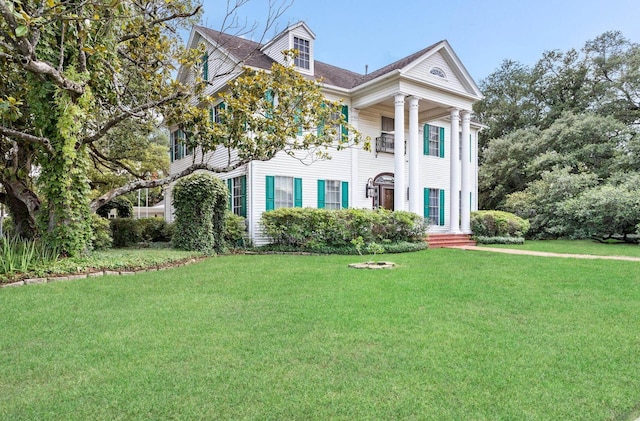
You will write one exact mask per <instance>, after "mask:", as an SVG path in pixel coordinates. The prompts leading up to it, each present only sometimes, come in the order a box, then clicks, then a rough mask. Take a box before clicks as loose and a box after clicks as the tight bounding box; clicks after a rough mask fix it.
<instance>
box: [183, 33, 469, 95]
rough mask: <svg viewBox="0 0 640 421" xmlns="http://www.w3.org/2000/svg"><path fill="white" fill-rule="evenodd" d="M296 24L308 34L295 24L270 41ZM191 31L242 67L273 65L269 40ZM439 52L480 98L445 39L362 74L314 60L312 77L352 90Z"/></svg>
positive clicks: (277, 36) (267, 66)
mask: <svg viewBox="0 0 640 421" xmlns="http://www.w3.org/2000/svg"><path fill="white" fill-rule="evenodd" d="M300 25H304V28H306V29H307V30H308V31H309V32H310V33H312V32H311V31H310V30H309V29H308V27H307V26H306V24H304V22H298V23H297V24H294V25H291V26H289V27H288V28H287V29H286V30H285V31H283V32H281V33H280V34H278V35H276V37H275V38H274V39H273V40H275V39H277V38H280V37H282V35H283V34H285V33H287V32H288V31H290V30H291V29H292V28H297V27H298V26H300ZM194 29H195V30H197V31H198V32H200V33H201V34H202V35H203V36H204V37H206V38H208V39H209V40H210V41H212V42H213V43H215V44H216V45H217V46H218V47H219V48H221V49H223V50H224V51H226V52H227V53H228V54H229V55H230V56H231V58H233V59H234V60H236V61H237V62H238V63H243V64H244V65H247V66H250V67H255V68H259V69H264V70H269V69H270V68H271V66H272V64H273V63H274V62H275V60H274V59H272V58H271V57H269V56H268V55H266V54H265V53H264V52H263V51H264V50H265V46H267V45H269V44H271V43H272V42H273V40H271V41H269V43H267V44H260V43H258V42H255V41H251V40H248V39H245V38H242V37H238V36H235V35H229V34H225V33H223V32H219V31H215V30H213V29H209V28H206V27H204V26H196V27H195V28H194ZM441 50H445V51H447V54H448V56H449V57H451V59H452V61H453V62H454V63H455V67H457V68H458V71H459V72H460V75H461V76H462V78H463V79H464V80H465V82H466V84H467V85H468V86H469V87H470V88H471V90H472V91H474V93H476V94H477V95H480V93H479V89H478V88H477V86H476V85H475V82H474V81H473V79H472V78H471V76H470V75H469V73H468V72H467V71H466V69H465V68H464V66H463V65H462V63H461V62H460V60H459V59H458V58H457V56H456V55H455V53H454V52H453V50H452V49H451V47H450V46H449V43H448V42H447V41H446V40H443V41H439V42H436V43H435V44H433V45H430V46H429V47H426V48H423V49H422V50H420V51H417V52H415V53H413V54H411V55H409V56H406V57H404V58H401V59H400V60H397V61H395V62H393V63H391V64H389V65H387V66H384V67H382V68H380V69H378V70H376V71H374V72H371V73H369V74H366V75H363V74H360V73H356V72H352V71H350V70H347V69H343V68H340V67H337V66H333V65H330V64H327V63H323V62H320V61H318V60H315V65H314V71H315V73H314V77H315V78H317V79H320V78H322V79H323V81H324V83H325V84H326V85H330V86H335V87H339V88H343V89H354V88H357V87H359V86H360V85H362V84H365V83H366V82H369V81H373V80H375V79H377V78H379V77H381V76H384V75H386V74H388V73H391V72H393V71H396V70H398V71H402V70H406V69H407V68H410V67H411V65H413V64H415V63H416V62H417V61H420V59H421V58H423V57H425V56H429V55H430V54H435V53H436V51H441Z"/></svg>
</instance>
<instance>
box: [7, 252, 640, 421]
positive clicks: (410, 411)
mask: <svg viewBox="0 0 640 421" xmlns="http://www.w3.org/2000/svg"><path fill="white" fill-rule="evenodd" d="M379 257H380V259H381V260H392V261H394V262H396V263H397V264H398V267H397V268H395V269H392V270H379V271H373V270H369V271H367V270H355V269H349V268H347V264H348V263H352V262H355V261H359V259H361V258H359V257H356V256H287V255H268V256H241V255H238V256H222V257H215V258H210V259H207V260H205V261H203V262H201V263H198V264H194V265H189V266H185V267H180V268H177V269H172V270H168V271H161V272H147V273H142V274H138V275H132V276H104V277H99V278H94V279H81V280H75V281H68V282H56V283H52V284H43V285H29V286H24V287H19V288H3V289H0V309H2V310H1V311H0V325H1V326H2V335H0V355H2V360H1V362H0V394H1V396H2V399H0V419H7V420H9V419H10V420H20V419H38V420H47V419H60V420H62V419H64V420H73V419H77V420H86V419H92V420H96V419H97V420H113V419H127V420H129V419H274V420H275V419H301V420H302V419H304V420H306V419H345V420H353V419H434V420H443V419H473V420H479V419H491V420H494V419H505V420H507V419H509V420H511V419H531V420H534V419H541V420H542V419H544V420H551V419H553V420H559V419H585V420H607V419H620V420H633V419H635V418H637V417H638V416H640V395H639V394H638V390H640V358H638V350H639V349H640V336H638V326H640V270H638V267H639V266H638V263H636V262H621V261H601V260H599V261H592V260H578V259H550V258H538V257H530V256H512V255H503V254H498V253H495V254H494V253H479V252H470V251H461V250H445V249H437V250H425V251H421V252H416V253H407V254H402V255H384V256H379Z"/></svg>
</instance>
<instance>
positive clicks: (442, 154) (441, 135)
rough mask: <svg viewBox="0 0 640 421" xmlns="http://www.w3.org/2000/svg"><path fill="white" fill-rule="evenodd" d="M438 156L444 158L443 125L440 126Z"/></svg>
mask: <svg viewBox="0 0 640 421" xmlns="http://www.w3.org/2000/svg"><path fill="white" fill-rule="evenodd" d="M440 158H444V127H440Z"/></svg>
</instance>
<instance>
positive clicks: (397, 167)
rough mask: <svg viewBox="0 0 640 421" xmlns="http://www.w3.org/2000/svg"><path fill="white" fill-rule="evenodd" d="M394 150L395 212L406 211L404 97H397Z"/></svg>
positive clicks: (399, 95)
mask: <svg viewBox="0 0 640 421" xmlns="http://www.w3.org/2000/svg"><path fill="white" fill-rule="evenodd" d="M394 142H395V147H394V148H393V153H394V154H395V156H394V169H393V179H394V185H393V190H394V191H393V210H397V211H398V210H404V202H405V199H404V198H405V195H406V194H407V192H406V186H405V184H404V95H403V94H397V95H396V96H395V126H394Z"/></svg>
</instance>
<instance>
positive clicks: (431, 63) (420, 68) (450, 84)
mask: <svg viewBox="0 0 640 421" xmlns="http://www.w3.org/2000/svg"><path fill="white" fill-rule="evenodd" d="M434 67H438V68H440V69H442V70H443V71H444V73H445V74H446V75H447V78H446V79H442V78H441V77H438V76H435V75H432V74H431V73H429V72H430V71H431V69H432V68H434ZM407 74H408V75H409V76H413V77H415V78H418V79H421V80H428V81H431V82H433V83H438V84H442V85H443V86H446V87H447V88H449V89H455V90H457V91H461V92H466V91H467V89H466V88H465V87H464V85H463V84H462V83H460V80H459V79H458V76H457V75H456V74H455V73H454V71H453V70H452V68H451V66H449V63H448V62H447V61H446V60H445V58H444V57H443V56H442V54H441V53H436V54H434V55H432V56H431V57H429V58H428V59H426V60H424V61H423V62H422V63H419V64H417V65H416V66H415V67H413V68H412V69H411V70H409V71H408V72H407Z"/></svg>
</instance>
